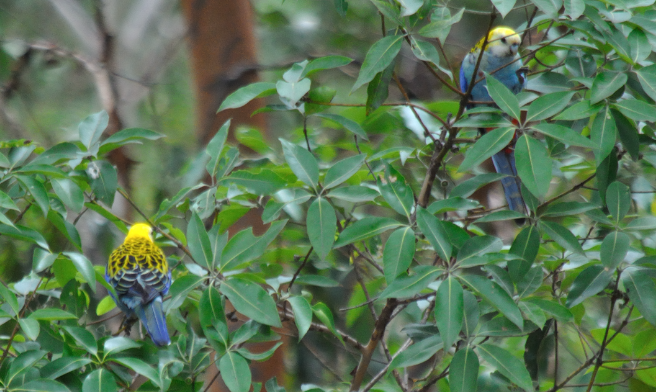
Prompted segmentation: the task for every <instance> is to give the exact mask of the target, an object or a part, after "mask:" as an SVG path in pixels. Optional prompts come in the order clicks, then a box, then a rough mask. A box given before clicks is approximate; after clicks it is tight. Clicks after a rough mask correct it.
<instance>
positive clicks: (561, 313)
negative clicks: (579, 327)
mask: <svg viewBox="0 0 656 392" xmlns="http://www.w3.org/2000/svg"><path fill="white" fill-rule="evenodd" d="M526 301H527V302H530V303H532V304H534V305H537V306H538V307H539V308H540V309H542V310H543V311H545V312H546V313H549V314H551V315H553V316H554V317H555V318H556V319H558V320H559V321H561V322H565V323H566V322H569V321H571V320H572V318H573V317H574V316H573V315H572V312H570V310H569V309H567V308H566V307H564V306H563V305H561V304H559V303H556V302H553V301H549V300H546V299H542V298H527V299H526Z"/></svg>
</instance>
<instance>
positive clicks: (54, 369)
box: [41, 338, 125, 380]
mask: <svg viewBox="0 0 656 392" xmlns="http://www.w3.org/2000/svg"><path fill="white" fill-rule="evenodd" d="M121 339H125V338H121ZM90 363H91V359H89V358H80V357H61V358H57V359H55V360H54V361H52V362H49V363H47V364H45V365H44V366H43V367H42V368H41V377H43V378H49V379H52V380H54V379H56V378H59V377H61V376H63V375H64V374H67V373H70V372H72V371H74V370H77V369H79V368H81V367H83V366H86V365H88V364H90Z"/></svg>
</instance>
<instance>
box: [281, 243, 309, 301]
mask: <svg viewBox="0 0 656 392" xmlns="http://www.w3.org/2000/svg"><path fill="white" fill-rule="evenodd" d="M313 250H314V247H312V246H311V247H310V250H308V252H307V254H306V255H305V259H303V263H301V265H300V266H299V267H298V269H297V270H296V272H294V276H292V280H291V281H290V282H289V287H287V292H289V291H291V289H292V286H293V285H294V282H295V281H296V278H298V274H300V273H301V270H302V269H303V267H305V264H306V263H307V261H308V259H309V258H310V254H311V253H312V251H313Z"/></svg>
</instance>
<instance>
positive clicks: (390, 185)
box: [377, 164, 415, 219]
mask: <svg viewBox="0 0 656 392" xmlns="http://www.w3.org/2000/svg"><path fill="white" fill-rule="evenodd" d="M377 183H378V189H380V193H381V194H382V195H383V198H385V201H387V203H389V205H390V207H392V208H393V209H394V211H396V212H398V213H399V214H401V215H405V216H406V217H407V218H408V219H410V215H411V212H412V206H413V205H414V204H415V197H414V195H413V193H412V189H411V188H410V186H409V185H408V184H407V183H406V181H405V178H403V176H402V175H401V173H399V172H398V171H396V169H394V167H393V166H391V165H389V164H386V165H385V177H384V178H383V179H380V178H379V179H377Z"/></svg>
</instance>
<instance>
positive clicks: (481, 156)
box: [458, 128, 515, 173]
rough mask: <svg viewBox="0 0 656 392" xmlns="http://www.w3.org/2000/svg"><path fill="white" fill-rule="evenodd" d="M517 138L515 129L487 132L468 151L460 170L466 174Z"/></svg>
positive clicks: (499, 129) (498, 129)
mask: <svg viewBox="0 0 656 392" xmlns="http://www.w3.org/2000/svg"><path fill="white" fill-rule="evenodd" d="M514 136H515V128H497V129H495V130H493V131H491V132H487V133H486V134H485V135H483V136H482V137H481V138H480V139H478V140H477V141H476V143H474V145H473V146H472V147H471V148H470V149H469V150H468V151H467V154H466V155H465V159H464V160H463V161H462V163H461V164H460V167H459V168H458V171H459V172H461V173H462V172H465V171H468V170H470V169H471V168H472V167H474V166H476V165H478V164H480V163H482V162H483V161H485V160H486V159H488V158H489V157H491V156H492V155H494V154H496V153H497V152H499V151H501V150H502V149H504V148H506V147H507V146H508V144H509V143H510V142H511V141H512V140H513V137H514Z"/></svg>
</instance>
